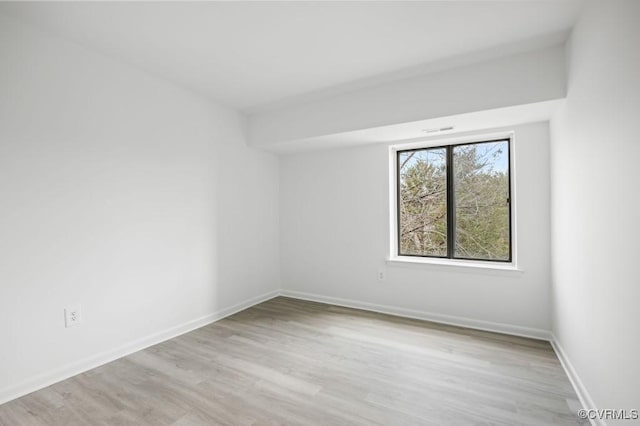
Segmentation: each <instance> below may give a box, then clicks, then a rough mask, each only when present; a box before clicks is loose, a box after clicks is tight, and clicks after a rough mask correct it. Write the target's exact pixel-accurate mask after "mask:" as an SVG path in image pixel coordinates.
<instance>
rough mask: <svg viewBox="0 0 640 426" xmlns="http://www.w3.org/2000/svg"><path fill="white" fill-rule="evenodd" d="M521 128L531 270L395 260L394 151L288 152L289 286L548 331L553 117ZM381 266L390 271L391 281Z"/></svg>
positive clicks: (519, 192)
mask: <svg viewBox="0 0 640 426" xmlns="http://www.w3.org/2000/svg"><path fill="white" fill-rule="evenodd" d="M514 129H515V131H516V141H515V144H516V145H515V155H516V158H515V160H516V163H517V170H516V180H517V183H516V188H515V190H516V197H517V199H516V203H517V209H518V218H517V223H518V226H517V234H518V259H519V265H520V267H521V268H522V269H523V270H524V272H523V273H517V272H503V271H492V272H487V271H479V270H477V269H459V268H452V267H445V266H435V265H420V266H419V267H415V266H414V267H411V266H391V265H386V262H385V258H386V257H387V256H388V254H389V253H388V252H389V192H388V191H389V171H388V166H389V160H388V155H389V154H388V148H387V146H386V145H382V144H380V145H369V146H362V147H355V148H343V149H334V150H326V151H317V152H308V153H301V154H292V155H289V156H284V157H282V159H281V176H280V184H281V189H280V190H281V207H280V208H281V261H282V280H283V281H282V283H283V288H284V289H285V290H288V291H295V292H302V293H310V294H315V295H321V296H328V297H334V298H342V299H350V300H356V301H360V302H367V303H373V304H380V305H389V306H393V307H396V308H400V309H404V310H407V309H409V310H417V311H422V312H429V313H434V314H440V315H445V316H454V317H462V318H465V319H472V320H473V321H474V323H476V324H477V323H478V321H486V322H492V323H499V324H506V325H508V326H510V327H508V330H510V331H514V332H525V333H527V332H530V331H532V330H518V329H517V328H518V327H523V328H526V329H535V330H533V331H540V330H549V328H550V312H549V305H550V300H549V297H550V289H549V134H548V124H547V123H546V122H544V123H535V124H528V125H522V126H518V127H515V128H514ZM500 130H505V129H500ZM380 268H386V271H387V279H386V280H385V281H382V282H380V281H377V272H378V270H379V269H380ZM442 319H445V320H446V319H447V318H444V317H443V318H442ZM463 323H468V322H463ZM511 326H515V327H511Z"/></svg>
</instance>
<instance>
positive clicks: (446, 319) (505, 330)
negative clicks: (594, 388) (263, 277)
mask: <svg viewBox="0 0 640 426" xmlns="http://www.w3.org/2000/svg"><path fill="white" fill-rule="evenodd" d="M280 294H281V295H282V296H286V297H291V298H294V299H302V300H309V301H312V302H319V303H327V304H330V305H337V306H344V307H347V308H356V309H363V310H366V311H372V312H379V313H383V314H390V315H396V316H400V317H406V318H414V319H420V320H426V321H432V322H437V323H441V324H449V325H456V326H460V327H466V328H473V329H476V330H483V331H492V332H496V333H502V334H510V335H514V336H522V337H530V338H533V339H539V340H546V341H548V342H549V343H551V346H552V348H553V350H554V351H555V353H556V355H557V357H558V359H559V360H560V364H561V365H562V368H563V369H564V371H565V373H566V375H567V377H568V378H569V381H570V382H571V385H572V386H573V389H574V390H575V392H576V395H578V399H579V400H580V404H582V407H583V408H593V409H595V408H596V405H595V404H594V403H593V400H592V399H591V396H590V395H589V392H588V391H587V389H586V388H585V387H584V385H583V383H582V380H580V377H579V376H578V374H577V373H576V370H575V369H574V368H573V365H572V364H571V362H570V361H569V358H567V355H566V353H565V352H564V350H563V349H562V346H561V345H560V344H559V343H558V340H557V339H556V337H555V336H554V335H553V333H552V332H551V331H549V330H543V329H537V328H529V327H522V326H517V325H511V324H503V323H495V322H489V321H481V320H475V319H471V318H466V317H458V316H452V315H443V314H435V313H432V312H426V311H418V310H413V309H405V308H399V307H397V306H388V305H378V304H374V303H368V302H361V301H357V300H350V299H341V298H337V297H330V296H322V295H319V294H313V293H305V292H300V291H292V290H282V291H281V292H280ZM591 424H592V425H593V426H606V423H605V422H604V421H603V420H591Z"/></svg>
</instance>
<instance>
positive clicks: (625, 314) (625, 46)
mask: <svg viewBox="0 0 640 426" xmlns="http://www.w3.org/2000/svg"><path fill="white" fill-rule="evenodd" d="M639 19H640V2H637V1H631V0H630V1H617V0H616V1H598V2H590V3H588V4H587V5H586V8H585V10H584V12H583V15H582V16H581V18H580V20H579V21H578V24H577V26H576V28H575V30H574V32H573V35H572V37H571V39H570V43H569V46H568V82H569V90H568V97H567V100H566V103H565V105H564V107H563V108H561V109H560V110H559V111H558V113H557V115H556V116H555V117H554V118H553V120H552V144H551V158H552V168H551V181H552V184H553V185H552V235H553V238H552V253H553V255H552V259H553V260H552V264H553V266H552V271H553V272H552V282H553V331H554V333H555V336H556V339H557V341H558V342H559V343H560V345H561V346H562V347H563V349H564V351H565V353H566V355H567V357H568V358H569V359H570V360H571V363H572V364H573V367H574V369H575V371H576V373H577V374H578V376H579V377H580V379H581V381H582V384H583V385H584V388H585V389H587V390H588V393H589V394H590V395H591V397H592V399H593V401H592V402H593V403H595V405H596V406H597V408H611V409H632V408H635V409H640V386H639V385H638V383H640V364H639V363H638V354H639V353H640V309H638V301H639V300H640V278H639V275H638V268H637V266H636V264H637V263H638V259H637V257H638V253H639V251H638V241H640V225H639V222H638V219H639V218H640V214H639V211H640V202H639V201H638V199H637V195H638V183H640V167H639V165H638V164H639V163H638V160H639V159H640V142H639V140H638V134H639V133H638V132H639V128H638V113H639V112H640V80H639V79H638V76H640V49H638V40H640V27H639V26H638V20H639ZM610 423H615V421H610Z"/></svg>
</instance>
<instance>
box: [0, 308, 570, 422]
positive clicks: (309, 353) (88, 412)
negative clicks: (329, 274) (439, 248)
mask: <svg viewBox="0 0 640 426" xmlns="http://www.w3.org/2000/svg"><path fill="white" fill-rule="evenodd" d="M578 408H580V407H579V405H578V402H577V397H576V395H575V393H574V391H573V389H572V387H571V385H570V383H569V380H568V379H567V376H566V375H565V373H564V371H563V370H562V367H561V366H560V362H559V361H558V359H557V357H556V355H555V354H554V352H553V350H552V348H551V346H550V345H549V343H547V342H543V341H538V340H532V339H526V338H520V337H513V336H505V335H501V334H495V333H489V332H482V331H476V330H469V329H464V328H458V327H453V326H446V325H439V324H434V323H430V322H425V321H418V320H411V319H406V318H398V317H393V316H389V315H382V314H377V313H372V312H366V311H361V310H355V309H348V308H342V307H337V306H332V305H325V304H320V303H313V302H306V301H300V300H294V299H289V298H284V297H278V298H275V299H272V300H270V301H267V302H265V303H262V304H260V305H257V306H254V307H252V308H249V309H247V310H245V311H243V312H240V313H238V314H235V315H233V316H231V317H228V318H226V319H224V320H221V321H218V322H216V323H214V324H211V325H208V326H205V327H202V328H200V329H197V330H195V331H192V332H190V333H187V334H184V335H182V336H179V337H177V338H174V339H171V340H168V341H166V342H164V343H161V344H158V345H155V346H153V347H150V348H148V349H145V350H143V351H140V352H137V353H134V354H132V355H129V356H127V357H124V358H121V359H119V360H117V361H114V362H111V363H109V364H106V365H104V366H101V367H99V368H96V369H94V370H91V371H88V372H86V373H83V374H80V375H78V376H75V377H73V378H70V379H68V380H65V381H62V382H60V383H57V384H55V385H52V386H49V387H48V388H45V389H42V390H40V391H37V392H34V393H32V394H29V395H26V396H24V397H22V398H19V399H16V400H14V401H11V402H8V403H6V404H4V405H0V424H1V425H11V426H14V425H20V426H22V425H218V424H220V425H254V424H255V425H276V424H286V425H375V424H377V425H467V424H468V425H471V424H473V425H476V424H485V425H490V424H491V425H494V424H495V425H520V424H526V425H551V424H563V425H565V424H566V425H568V424H574V425H575V424H580V420H579V419H578V417H577V416H576V414H575V413H576V411H577V409H578Z"/></svg>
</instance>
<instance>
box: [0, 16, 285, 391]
mask: <svg viewBox="0 0 640 426" xmlns="http://www.w3.org/2000/svg"><path fill="white" fill-rule="evenodd" d="M0 58H1V59H0V61H1V62H2V66H0V396H2V397H4V398H5V399H6V398H7V397H11V396H12V395H11V392H12V389H18V388H19V389H26V388H28V387H29V386H26V387H21V386H22V385H23V384H24V383H32V384H37V380H36V379H34V378H37V377H40V375H42V374H45V375H46V374H48V373H50V372H52V371H58V370H60V369H62V370H64V368H65V367H66V366H68V365H75V364H77V363H78V362H81V361H82V360H84V359H88V358H91V357H94V356H96V354H101V353H105V352H109V351H111V350H112V349H113V348H118V347H122V346H123V345H124V346H126V345H127V344H129V343H130V342H132V341H138V340H140V339H143V338H145V337H147V336H150V335H156V334H157V333H162V332H163V331H164V330H167V329H172V328H175V327H176V326H180V325H182V324H185V323H189V322H190V321H193V320H196V319H200V318H203V317H207V316H208V315H212V314H215V313H216V312H219V311H221V310H224V309H225V308H228V307H229V306H233V305H236V304H238V303H241V302H243V301H245V300H247V299H251V298H254V297H256V296H258V295H261V294H264V293H267V292H269V291H273V290H275V289H277V288H279V270H278V268H279V260H278V238H279V237H278V232H279V231H278V229H279V228H278V220H279V217H278V176H279V175H278V160H277V158H275V157H273V156H271V155H270V154H265V153H261V152H257V151H254V150H251V149H249V148H248V147H246V145H245V140H244V124H243V121H242V120H241V119H240V118H239V117H238V115H237V114H236V113H235V112H233V111H230V110H227V109H225V108H222V107H219V106H216V105H214V104H212V103H209V102H208V101H205V100H203V99H200V98H198V97H196V96H194V95H192V94H190V93H188V92H185V91H183V90H182V89H180V88H177V87H174V86H171V85H170V84H168V83H165V82H164V81H162V80H159V79H156V78H154V77H151V76H149V75H147V74H144V73H142V72H139V71H137V70H135V69H133V68H130V67H128V66H125V65H120V64H117V63H115V62H111V61H110V60H109V59H107V58H105V57H102V56H99V55H94V54H93V53H91V52H88V51H85V50H83V49H81V48H79V47H77V46H75V45H73V44H70V43H66V42H64V41H62V40H60V39H56V38H54V37H50V36H48V35H46V34H41V33H39V32H36V31H34V30H32V29H30V28H27V27H25V26H22V25H21V24H18V23H17V22H14V21H12V20H10V19H5V18H2V17H0ZM75 305H81V308H82V316H83V322H82V323H81V324H80V325H77V326H75V327H73V328H68V329H65V326H64V324H65V322H64V312H63V309H64V308H65V307H73V306H75ZM34 380H35V382H34ZM14 396H15V395H14Z"/></svg>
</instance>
